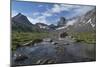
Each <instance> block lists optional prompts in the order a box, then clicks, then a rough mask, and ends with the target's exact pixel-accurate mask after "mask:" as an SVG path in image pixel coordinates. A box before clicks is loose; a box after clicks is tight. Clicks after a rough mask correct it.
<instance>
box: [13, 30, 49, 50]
mask: <svg viewBox="0 0 100 67" xmlns="http://www.w3.org/2000/svg"><path fill="white" fill-rule="evenodd" d="M45 37H48V33H47V32H39V33H38V32H33V33H32V32H12V50H15V49H16V46H17V45H22V44H25V43H27V42H29V41H34V40H36V39H42V38H45Z"/></svg>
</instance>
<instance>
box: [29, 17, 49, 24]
mask: <svg viewBox="0 0 100 67" xmlns="http://www.w3.org/2000/svg"><path fill="white" fill-rule="evenodd" d="M28 19H29V21H30V22H31V23H33V24H35V23H39V22H41V23H45V24H49V23H48V22H47V20H46V17H45V16H39V17H36V18H31V17H28Z"/></svg>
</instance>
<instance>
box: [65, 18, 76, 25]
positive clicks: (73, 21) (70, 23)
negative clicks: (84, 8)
mask: <svg viewBox="0 0 100 67" xmlns="http://www.w3.org/2000/svg"><path fill="white" fill-rule="evenodd" d="M76 22H77V20H76V19H74V20H71V21H68V22H67V25H73V24H74V23H76Z"/></svg>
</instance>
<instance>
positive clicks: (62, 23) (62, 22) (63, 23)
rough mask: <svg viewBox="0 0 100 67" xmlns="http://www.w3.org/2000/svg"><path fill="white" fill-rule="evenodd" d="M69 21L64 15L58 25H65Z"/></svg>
mask: <svg viewBox="0 0 100 67" xmlns="http://www.w3.org/2000/svg"><path fill="white" fill-rule="evenodd" d="M66 23H67V20H66V19H65V18H64V17H61V18H60V21H59V22H58V27H60V26H64V25H65V24H66Z"/></svg>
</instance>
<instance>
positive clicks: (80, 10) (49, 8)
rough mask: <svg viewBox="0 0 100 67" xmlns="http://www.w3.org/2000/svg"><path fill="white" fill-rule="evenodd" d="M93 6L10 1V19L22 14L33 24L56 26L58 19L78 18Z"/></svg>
mask: <svg viewBox="0 0 100 67" xmlns="http://www.w3.org/2000/svg"><path fill="white" fill-rule="evenodd" d="M94 7H95V6H85V5H68V4H56V3H36V2H20V1H14V0H13V1H12V17H13V16H15V15H17V14H18V13H22V14H24V15H25V16H27V18H28V19H29V20H30V21H31V23H33V24H35V23H37V22H41V23H46V24H52V23H53V24H56V23H57V21H59V19H60V17H65V18H66V19H69V18H72V17H75V16H80V15H83V14H85V13H86V12H88V11H89V10H91V9H93V8H94Z"/></svg>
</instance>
